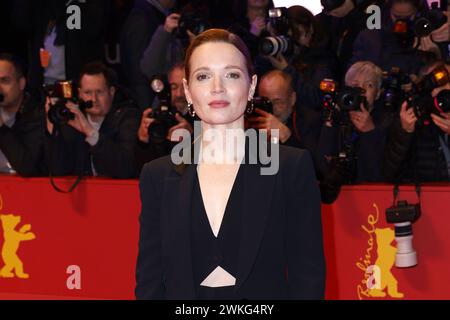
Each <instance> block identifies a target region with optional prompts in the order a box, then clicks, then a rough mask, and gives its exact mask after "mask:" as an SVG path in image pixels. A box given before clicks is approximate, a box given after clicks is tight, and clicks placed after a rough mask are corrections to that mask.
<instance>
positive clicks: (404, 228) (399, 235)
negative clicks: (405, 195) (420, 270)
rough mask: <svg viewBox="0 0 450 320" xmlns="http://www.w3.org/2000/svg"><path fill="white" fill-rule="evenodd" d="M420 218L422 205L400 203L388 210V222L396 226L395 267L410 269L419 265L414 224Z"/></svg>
mask: <svg viewBox="0 0 450 320" xmlns="http://www.w3.org/2000/svg"><path fill="white" fill-rule="evenodd" d="M419 217H420V205H418V204H409V203H408V202H407V201H404V200H402V201H398V202H397V205H396V206H392V207H390V208H388V209H387V210H386V221H387V222H388V223H393V224H394V229H395V241H396V242H397V253H396V255H395V266H396V267H398V268H409V267H414V266H415V265H417V253H416V251H415V250H414V247H413V243H412V240H413V231H412V223H413V222H415V221H417V219H418V218H419Z"/></svg>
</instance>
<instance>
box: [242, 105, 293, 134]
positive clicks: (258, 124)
mask: <svg viewBox="0 0 450 320" xmlns="http://www.w3.org/2000/svg"><path fill="white" fill-rule="evenodd" d="M254 111H255V114H256V115H255V116H251V117H248V119H247V123H248V125H249V126H250V127H252V128H255V129H263V130H264V129H265V130H267V134H268V137H270V130H272V129H274V130H279V138H280V141H281V142H282V143H284V142H286V141H287V140H288V139H289V137H290V136H291V134H292V132H291V130H290V129H289V128H288V127H287V126H286V125H285V124H284V123H282V122H281V121H280V120H279V119H278V118H277V117H276V116H275V115H273V114H271V113H269V112H267V111H264V110H262V109H259V108H255V110H254Z"/></svg>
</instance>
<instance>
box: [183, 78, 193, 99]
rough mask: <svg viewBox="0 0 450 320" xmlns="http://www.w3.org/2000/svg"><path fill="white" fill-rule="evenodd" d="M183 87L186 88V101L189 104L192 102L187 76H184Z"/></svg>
mask: <svg viewBox="0 0 450 320" xmlns="http://www.w3.org/2000/svg"><path fill="white" fill-rule="evenodd" d="M183 88H184V95H185V96H186V101H187V102H188V104H192V98H191V93H190V92H189V85H188V83H187V80H186V79H185V78H183Z"/></svg>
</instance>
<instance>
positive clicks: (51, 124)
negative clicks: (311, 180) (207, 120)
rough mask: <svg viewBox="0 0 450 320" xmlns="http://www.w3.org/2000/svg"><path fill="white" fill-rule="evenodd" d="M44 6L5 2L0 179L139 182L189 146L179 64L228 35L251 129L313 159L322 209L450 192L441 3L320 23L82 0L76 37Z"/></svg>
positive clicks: (347, 4)
mask: <svg viewBox="0 0 450 320" xmlns="http://www.w3.org/2000/svg"><path fill="white" fill-rule="evenodd" d="M75 2H77V1H75ZM43 3H45V5H37V1H32V0H16V1H14V2H12V1H11V2H8V5H9V7H8V8H7V9H8V10H9V12H10V15H9V19H10V22H11V23H10V27H11V26H12V27H13V28H14V30H13V32H16V33H17V34H18V35H19V34H20V35H21V37H20V38H18V39H14V38H11V37H10V35H8V37H9V38H8V37H7V35H5V39H9V40H8V41H9V42H8V41H7V42H6V44H7V45H6V46H5V50H3V49H2V50H1V51H5V52H6V51H9V52H11V53H1V54H0V172H4V173H17V174H19V175H23V176H46V175H50V176H60V175H78V176H79V177H81V176H106V177H112V178H136V177H138V175H139V172H140V169H141V168H142V166H143V164H144V163H145V162H148V161H150V160H152V159H155V158H157V157H160V156H163V155H167V154H169V153H170V152H171V149H172V147H173V146H174V145H175V144H176V143H177V141H173V139H171V138H172V133H173V132H174V131H175V130H176V129H186V130H188V131H189V132H191V133H193V128H194V119H195V118H194V117H193V115H191V114H190V113H189V110H188V108H187V102H186V99H185V96H184V90H183V81H182V80H183V78H184V64H183V59H184V53H185V50H186V48H187V46H188V45H189V42H190V41H191V40H192V39H193V38H194V37H195V36H196V35H197V34H199V33H201V32H202V31H204V30H206V29H208V28H212V27H220V28H226V29H229V30H231V31H232V32H234V33H236V34H238V35H239V36H240V37H242V38H243V39H244V41H245V42H246V44H247V45H248V46H249V49H250V51H251V54H252V58H253V60H254V63H255V70H256V73H257V74H258V77H259V84H258V91H257V92H258V96H257V97H255V98H254V99H253V101H252V102H251V103H252V104H253V105H254V107H255V108H254V112H253V114H252V115H250V116H248V117H247V119H246V126H247V127H249V128H256V129H267V130H270V129H279V132H280V137H279V139H280V143H282V144H286V145H289V146H293V147H299V148H305V149H308V150H309V151H310V153H311V155H312V156H313V159H314V162H315V166H316V174H317V177H318V179H319V180H320V182H321V191H322V200H323V201H324V202H332V201H334V199H336V197H337V195H338V193H339V189H340V186H341V185H343V184H352V183H363V182H389V183H419V182H433V181H449V180H450V148H449V146H450V144H449V141H448V135H449V134H450V58H449V50H450V45H449V44H450V9H449V8H450V7H449V6H448V3H447V1H445V0H444V1H437V2H436V3H433V4H431V5H429V4H428V3H427V1H425V0H378V1H373V0H372V1H370V0H321V3H322V5H323V8H324V9H323V11H322V12H321V13H320V14H318V15H316V16H314V15H313V14H312V13H311V12H310V11H308V10H307V9H306V8H304V7H302V6H292V7H290V8H275V7H274V5H273V3H272V1H270V0H247V1H229V2H228V1H202V0H192V1H175V0H135V1H134V2H133V1H106V0H105V1H97V2H92V1H88V2H79V3H78V2H77V3H78V5H79V6H80V7H81V12H82V14H83V15H84V16H83V20H82V25H81V29H80V30H70V29H68V28H67V27H66V20H65V19H66V17H67V15H66V11H65V7H64V3H61V1H56V0H55V1H52V0H46V1H43ZM371 5H377V6H378V8H381V11H380V16H379V19H380V24H379V27H378V28H371V27H370V23H368V21H369V20H370V19H373V17H372V18H371V13H372V12H373V11H369V10H367V8H373V7H371ZM4 6H6V4H4ZM123 12H126V13H127V14H126V15H125V14H123ZM111 17H114V19H116V20H115V21H113V22H111V21H110V20H111ZM117 25H119V26H120V27H117ZM112 31H114V32H115V33H114V34H112V33H111V32H112ZM11 32H12V31H11ZM21 41H23V42H24V43H25V44H26V45H21ZM114 42H116V46H117V47H118V48H119V54H117V52H116V56H119V58H117V57H116V59H115V60H114V59H112V58H111V55H110V54H109V53H108V48H110V47H111V43H114ZM8 44H9V46H8ZM113 46H114V45H113ZM24 47H26V50H23V48H24ZM114 61H115V62H117V61H119V62H118V63H114Z"/></svg>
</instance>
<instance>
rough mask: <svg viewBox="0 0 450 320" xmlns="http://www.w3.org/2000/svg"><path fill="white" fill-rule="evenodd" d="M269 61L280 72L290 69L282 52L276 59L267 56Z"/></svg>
mask: <svg viewBox="0 0 450 320" xmlns="http://www.w3.org/2000/svg"><path fill="white" fill-rule="evenodd" d="M266 57H267V59H269V61H270V63H272V65H273V66H274V67H275V68H277V69H278V70H284V69H286V68H287V67H288V65H289V64H288V62H287V60H286V58H285V57H284V56H283V54H282V53H281V52H280V53H278V54H277V55H276V57H272V56H266Z"/></svg>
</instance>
